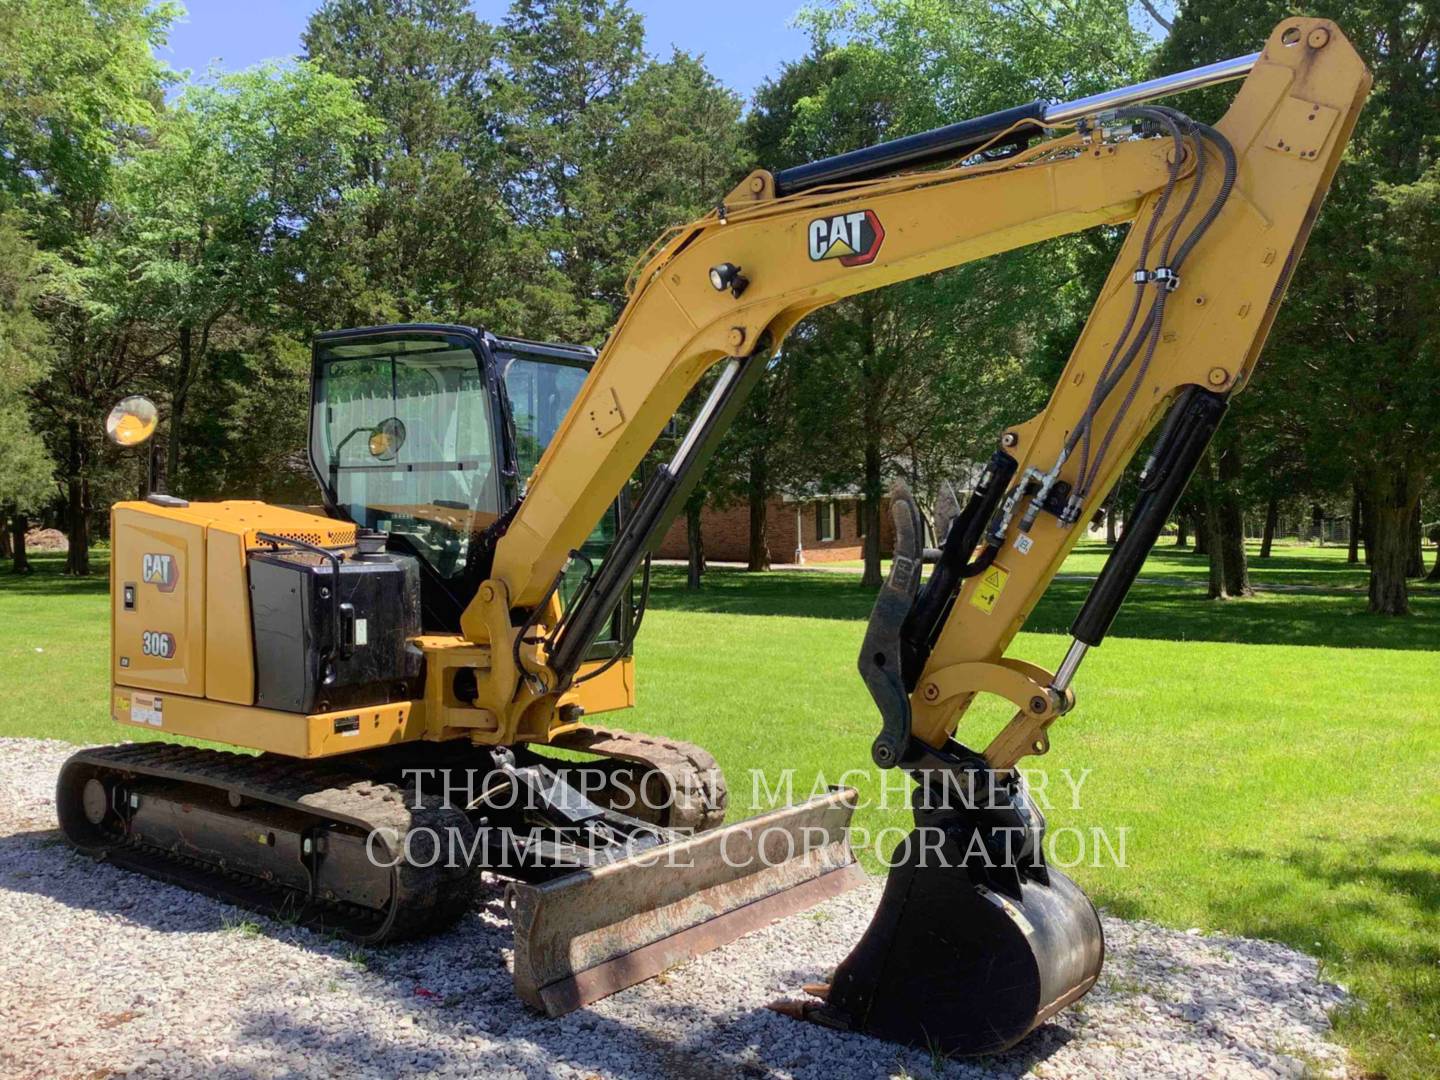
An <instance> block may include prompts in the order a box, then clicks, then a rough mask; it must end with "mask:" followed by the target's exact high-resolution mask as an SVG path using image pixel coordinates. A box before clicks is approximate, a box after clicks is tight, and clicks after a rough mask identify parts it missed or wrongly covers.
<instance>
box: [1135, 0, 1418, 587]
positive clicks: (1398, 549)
mask: <svg viewBox="0 0 1440 1080" xmlns="http://www.w3.org/2000/svg"><path fill="white" fill-rule="evenodd" d="M1319 13H1322V14H1323V13H1330V14H1333V15H1334V16H1335V17H1336V18H1337V19H1338V20H1339V21H1340V22H1341V24H1342V25H1343V27H1344V29H1345V32H1346V34H1347V35H1348V36H1349V37H1350V39H1351V40H1352V41H1353V42H1354V44H1355V46H1356V48H1357V49H1358V50H1359V51H1360V53H1361V54H1362V55H1363V56H1364V57H1365V59H1366V62H1367V63H1368V64H1369V65H1370V68H1371V71H1372V72H1373V73H1374V75H1375V89H1374V92H1373V93H1372V95H1371V98H1370V101H1369V103H1368V105H1367V106H1366V108H1365V110H1364V112H1363V113H1362V114H1361V116H1360V120H1359V124H1358V126H1357V128H1356V130H1355V134H1354V136H1353V138H1352V142H1351V145H1350V149H1349V151H1348V152H1347V155H1346V163H1345V166H1344V167H1343V168H1342V169H1341V170H1340V172H1339V173H1338V174H1337V176H1336V180H1335V184H1334V186H1333V188H1332V190H1331V192H1330V195H1329V198H1328V200H1327V204H1326V208H1325V212H1324V213H1323V214H1322V215H1321V216H1320V218H1319V221H1318V222H1317V224H1316V227H1315V231H1314V234H1313V235H1312V237H1311V238H1310V242H1309V245H1308V248H1307V251H1306V254H1305V257H1304V259H1303V261H1302V263H1301V264H1300V267H1299V269H1298V273H1297V274H1296V276H1295V281H1294V284H1293V285H1292V287H1291V289H1290V296H1289V299H1288V300H1287V302H1286V304H1285V306H1284V307H1282V309H1281V311H1280V315H1279V318H1278V319H1277V320H1276V325H1275V328H1274V331H1273V333H1272V335H1271V340H1270V343H1269V345H1268V347H1267V349H1266V356H1265V358H1264V362H1263V363H1262V364H1261V367H1260V369H1259V372H1258V373H1257V384H1258V382H1259V380H1260V379H1266V380H1273V381H1274V382H1275V383H1276V384H1277V385H1283V386H1284V387H1285V390H1286V395H1285V396H1286V399H1287V402H1288V410H1287V411H1288V412H1289V414H1290V416H1291V417H1292V418H1293V422H1294V424H1295V425H1296V426H1297V427H1303V428H1304V429H1305V431H1306V433H1307V439H1306V450H1307V455H1309V456H1311V457H1312V459H1313V460H1316V461H1324V460H1326V459H1329V458H1333V457H1335V456H1336V455H1342V456H1343V457H1344V459H1345V461H1346V463H1347V465H1348V470H1347V471H1349V472H1350V473H1351V475H1352V476H1353V478H1354V482H1355V484H1356V486H1357V489H1358V490H1359V492H1360V496H1361V500H1360V501H1361V504H1362V513H1363V515H1364V518H1365V528H1364V532H1365V533H1369V534H1373V541H1372V542H1371V543H1370V544H1369V549H1370V560H1369V561H1370V592H1369V607H1370V610H1371V611H1374V612H1377V613H1381V614H1404V613H1405V612H1406V611H1408V610H1409V604H1408V593H1407V587H1406V582H1405V570H1406V563H1407V561H1408V557H1409V555H1410V547H1411V536H1412V525H1411V522H1412V520H1413V515H1414V507H1415V504H1416V502H1417V500H1418V499H1419V496H1420V490H1421V487H1422V484H1423V482H1424V481H1425V479H1426V478H1427V477H1429V476H1433V475H1434V474H1435V472H1436V471H1437V468H1440V444H1437V442H1436V440H1435V439H1434V438H1433V432H1434V431H1435V430H1436V427H1437V425H1440V355H1437V340H1440V312H1437V306H1440V284H1437V277H1440V240H1437V232H1440V230H1437V229H1436V227H1435V225H1436V222H1437V220H1440V172H1437V164H1436V160H1437V159H1436V146H1437V140H1436V135H1437V134H1440V114H1437V112H1436V110H1435V109H1434V86H1435V81H1436V77H1437V64H1440V47H1437V46H1440V22H1437V20H1436V19H1435V18H1434V15H1433V12H1429V11H1428V10H1427V9H1426V8H1425V7H1424V5H1414V4H1409V3H1404V2H1402V0H1373V2H1368V3H1363V4H1359V5H1356V4H1344V5H1335V4H1321V5H1320V11H1319ZM1286 14H1288V8H1287V7H1286V6H1284V5H1282V4H1279V3H1271V2H1268V0H1251V2H1247V3H1245V4H1238V5H1237V4H1230V3H1219V2H1216V0H1187V2H1186V3H1184V4H1182V6H1181V8H1180V10H1179V13H1178V16H1177V18H1176V20H1175V29H1174V33H1173V34H1172V35H1171V37H1170V38H1169V40H1167V41H1166V43H1165V45H1164V47H1163V49H1162V54H1161V61H1160V62H1161V64H1162V65H1163V66H1164V67H1165V68H1166V69H1167V70H1169V69H1173V68H1177V67H1185V66H1189V65H1191V64H1194V63H1199V62H1203V61H1205V60H1213V59H1214V57H1216V56H1224V55H1233V52H1235V51H1244V50H1245V49H1247V48H1253V47H1254V44H1255V43H1256V42H1258V41H1260V40H1262V39H1263V38H1264V36H1265V35H1266V34H1268V33H1269V31H1270V29H1271V28H1273V27H1274V25H1275V24H1276V23H1278V22H1279V21H1280V19H1281V18H1282V17H1284V16H1285V15H1286ZM1201 118H1202V119H1209V118H1210V117H1208V116H1203V115H1202V117H1201ZM1337 436H1338V437H1337Z"/></svg>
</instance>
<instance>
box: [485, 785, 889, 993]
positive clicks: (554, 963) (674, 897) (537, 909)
mask: <svg viewBox="0 0 1440 1080" xmlns="http://www.w3.org/2000/svg"><path fill="white" fill-rule="evenodd" d="M854 810H855V792H854V791H853V790H851V789H849V788H839V789H835V790H833V791H831V792H830V793H829V794H827V795H819V796H816V797H814V798H812V799H809V800H808V801H806V802H804V803H800V804H798V805H796V806H790V807H785V808H784V809H780V810H775V811H772V812H770V813H766V814H762V815H760V816H758V817H754V818H750V819H749V820H746V821H741V822H738V823H736V824H734V825H730V826H727V827H725V828H720V829H714V830H711V831H709V832H704V833H697V834H695V835H694V836H692V837H689V838H687V839H683V840H677V841H674V842H672V843H669V844H665V845H662V846H660V847H656V848H651V849H649V850H647V851H644V852H641V853H640V854H637V855H632V856H630V857H628V858H625V859H621V860H618V861H616V862H612V863H607V864H605V865H603V866H599V867H596V868H593V869H586V870H583V871H578V872H576V873H573V874H568V875H566V876H564V877H561V878H556V879H553V880H551V881H547V882H544V883H542V884H537V885H532V884H522V883H516V884H513V885H511V886H510V889H509V893H508V899H509V903H510V907H511V915H512V921H513V923H514V928H515V989H516V992H517V993H518V994H519V995H520V997H521V999H522V1000H524V1001H525V1002H526V1003H527V1004H529V1005H531V1006H532V1007H534V1008H536V1009H539V1010H541V1011H543V1012H545V1013H547V1014H548V1015H550V1016H562V1015H564V1014H565V1013H568V1012H571V1011H572V1010H574V1009H578V1008H581V1007H582V1006H585V1005H588V1004H590V1003H591V1002H593V1001H598V1000H599V999H600V998H603V997H605V996H607V995H609V994H613V993H615V992H616V991H617V990H623V989H624V988H625V987H627V986H633V985H634V984H635V983H638V982H641V981H643V980H645V979H648V978H650V977H652V976H654V975H657V974H659V973H660V972H662V971H664V970H666V969H667V968H670V967H674V966H675V965H676V964H681V963H684V962H685V961H686V960H689V959H691V958H692V957H695V956H698V955H700V954H701V953H705V952H708V951H709V950H711V949H714V948H718V947H720V946H722V945H725V944H728V943H729V942H731V941H734V940H735V939H736V938H738V937H741V936H742V935H744V934H748V933H750V932H751V931H754V930H758V929H759V928H760V927H762V926H765V925H767V924H769V923H771V922H774V921H775V920H776V919H781V918H784V917H785V916H787V915H793V914H795V913H796V912H799V911H804V910H805V909H807V908H810V907H813V906H814V905H815V904H818V903H820V902H822V901H824V900H828V899H830V898H831V897H833V896H838V895H840V894H841V893H843V892H847V891H848V890H850V889H852V888H855V887H856V886H857V885H859V884H861V883H862V882H863V881H864V880H865V874H864V871H862V870H861V868H860V867H859V865H857V864H856V862H855V857H854V855H853V854H852V852H851V850H850V841H849V837H848V828H849V824H850V816H851V814H853V813H854Z"/></svg>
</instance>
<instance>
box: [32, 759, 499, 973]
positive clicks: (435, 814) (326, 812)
mask: <svg viewBox="0 0 1440 1080" xmlns="http://www.w3.org/2000/svg"><path fill="white" fill-rule="evenodd" d="M83 766H90V767H92V768H98V769H105V770H109V771H111V772H114V773H118V774H121V775H122V776H123V775H125V774H133V775H140V776H153V777H157V778H162V779H165V780H171V781H179V782H182V783H187V784H195V785H200V786H204V787H210V788H215V789H218V790H220V791H223V792H227V793H228V792H235V793H238V794H239V795H240V796H242V797H243V798H245V799H250V800H253V801H255V802H263V803H270V804H272V805H276V806H282V807H287V808H290V809H293V810H297V811H301V812H303V813H306V814H310V815H313V816H314V817H315V818H317V819H319V820H322V821H323V820H329V821H333V822H338V823H342V824H345V825H349V826H352V827H354V828H356V829H359V830H361V831H362V832H366V833H368V832H370V831H372V830H377V829H383V830H393V832H383V833H381V836H382V837H385V838H386V843H387V846H389V847H390V848H391V857H392V858H395V857H397V856H399V855H402V854H403V851H398V850H395V849H396V848H398V847H400V844H399V843H391V842H390V841H389V837H392V836H393V837H401V838H403V837H404V836H406V835H407V833H408V832H409V831H410V830H411V829H416V828H431V829H435V830H436V831H437V832H439V833H440V835H442V836H443V835H445V830H446V829H448V828H451V827H454V828H457V829H460V830H462V831H463V835H464V839H465V842H466V843H467V844H468V843H469V842H470V840H471V833H470V831H469V830H470V826H469V823H468V821H467V820H466V818H465V816H464V814H462V813H460V812H459V811H457V810H453V809H447V808H444V807H442V806H441V805H440V804H439V801H438V800H429V799H427V800H426V802H425V804H424V805H423V806H421V807H419V808H412V807H411V806H409V805H407V804H406V800H405V797H404V792H403V791H402V789H401V788H399V787H398V786H396V785H394V784H385V783H376V782H374V781H373V780H369V779H366V778H365V777H364V776H361V775H357V774H356V773H355V772H353V771H351V770H349V769H346V768H344V767H343V765H342V764H340V763H338V762H335V763H325V762H319V763H317V762H307V761H301V760H297V759H295V758H287V757H282V756H279V755H274V754H262V755H260V756H259V757H255V756H251V755H247V754H235V753H230V752H228V751H221V750H205V749H200V748H198V747H190V746H176V745H174V744H171V743H126V744H123V745H120V746H104V747H97V748H94V749H90V750H82V751H80V752H79V753H76V754H74V755H73V756H71V757H70V758H69V759H68V760H67V761H66V762H65V765H64V767H63V768H62V769H61V772H60V779H59V782H58V783H59V786H60V788H61V789H62V791H61V792H57V801H60V800H61V798H62V793H63V789H64V786H65V784H66V782H67V778H69V777H73V776H75V774H76V773H75V771H76V770H77V769H79V770H80V777H81V778H82V779H81V780H80V782H81V783H82V784H83V777H84V775H85V774H84V770H83V768H82V767H83ZM69 839H71V842H72V844H74V845H75V846H76V847H77V848H78V849H80V850H81V851H84V852H85V853H87V854H90V855H92V856H94V857H96V858H99V859H105V860H107V861H110V862H113V863H115V864H117V865H119V866H124V867H126V868H127V869H134V870H138V871H140V872H142V873H145V874H148V875H149V876H151V877H158V878H161V879H163V880H168V881H171V882H174V883H176V884H181V885H184V886H186V887H187V888H191V889H196V890H197V891H201V892H205V893H207V894H209V895H211V896H215V897H217V898H219V899H222V900H226V901H228V902H231V903H237V904H239V905H241V906H243V907H247V908H251V909H258V910H263V911H265V912H266V913H267V914H271V915H275V916H277V917H280V918H285V919H296V920H298V921H299V922H301V923H303V924H305V925H310V926H315V927H317V928H319V929H324V930H327V931H331V932H338V933H340V934H342V935H343V936H345V937H348V938H351V939H352V940H356V941H360V942H363V943H366V944H375V945H379V944H384V943H386V942H391V941H403V940H406V939H410V938H416V937H422V936H424V935H426V934H431V933H436V932H438V931H440V930H443V929H445V928H446V927H448V926H450V925H451V924H452V923H454V922H455V920H456V919H458V918H459V917H460V915H462V914H463V913H464V912H465V910H466V909H467V908H468V907H469V906H470V903H471V900H472V898H473V893H474V887H475V881H476V880H477V878H478V875H473V874H470V873H468V872H466V871H465V870H457V869H454V868H447V867H446V866H445V865H444V864H445V861H446V860H445V859H444V858H441V859H439V860H438V861H437V862H436V863H435V865H434V866H431V867H420V866H416V865H414V864H413V863H411V862H410V861H409V860H407V859H404V858H401V859H400V861H399V863H398V864H397V865H396V866H395V867H394V869H393V870H390V869H386V868H378V867H377V869H376V872H377V873H387V874H392V875H393V877H392V879H391V890H390V893H391V896H390V906H389V907H388V908H386V909H385V910H378V909H370V908H364V907H361V906H359V905H356V904H349V903H340V902H335V901H326V900H325V899H323V898H316V897H308V896H304V895H302V894H300V893H299V892H298V891H297V890H292V889H290V888H287V887H284V886H280V885H276V884H274V883H271V882H268V881H264V880H263V879H260V878H256V877H252V876H250V875H244V874H238V873H235V872H233V871H222V870H220V869H218V868H216V867H214V866H213V865H212V864H209V863H205V862H203V861H201V860H198V859H194V858H186V857H177V856H176V855H174V854H172V853H170V852H168V851H163V850H160V849H158V848H155V847H151V846H148V845H143V844H141V843H138V842H136V841H127V840H124V839H120V838H117V841H116V842H115V844H114V845H113V846H104V847H98V848H97V847H95V846H93V845H91V844H87V843H85V842H83V841H80V840H77V839H75V838H73V837H71V838H69ZM401 843H403V841H401Z"/></svg>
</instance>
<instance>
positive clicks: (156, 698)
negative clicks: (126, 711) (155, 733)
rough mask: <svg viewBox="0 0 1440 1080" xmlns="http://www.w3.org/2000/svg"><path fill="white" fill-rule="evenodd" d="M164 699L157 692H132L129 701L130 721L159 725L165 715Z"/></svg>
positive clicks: (153, 725) (152, 725)
mask: <svg viewBox="0 0 1440 1080" xmlns="http://www.w3.org/2000/svg"><path fill="white" fill-rule="evenodd" d="M164 713H165V699H164V698H162V697H161V696H160V695H159V694H134V695H132V700H131V702H130V722H131V723H133V724H149V725H150V726H151V727H160V726H161V721H163V720H164V718H165V716H164Z"/></svg>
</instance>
